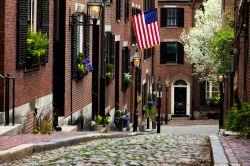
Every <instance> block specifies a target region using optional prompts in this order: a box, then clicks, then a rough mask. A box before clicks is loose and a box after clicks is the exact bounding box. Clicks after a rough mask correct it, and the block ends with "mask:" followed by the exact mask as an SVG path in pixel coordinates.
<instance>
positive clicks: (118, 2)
mask: <svg viewBox="0 0 250 166" xmlns="http://www.w3.org/2000/svg"><path fill="white" fill-rule="evenodd" d="M121 4H122V0H116V21H118V20H121V12H122V11H121V7H122V6H121Z"/></svg>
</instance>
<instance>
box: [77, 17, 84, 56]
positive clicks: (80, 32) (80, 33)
mask: <svg viewBox="0 0 250 166" xmlns="http://www.w3.org/2000/svg"><path fill="white" fill-rule="evenodd" d="M78 21H79V22H83V15H79V16H78ZM77 33H78V34H77V52H78V53H79V52H83V26H81V25H78V26H77Z"/></svg>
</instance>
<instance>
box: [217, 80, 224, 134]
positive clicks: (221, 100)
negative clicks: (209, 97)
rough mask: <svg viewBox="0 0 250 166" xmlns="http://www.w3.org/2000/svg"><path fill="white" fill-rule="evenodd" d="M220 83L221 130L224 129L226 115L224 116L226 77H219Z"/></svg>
mask: <svg viewBox="0 0 250 166" xmlns="http://www.w3.org/2000/svg"><path fill="white" fill-rule="evenodd" d="M218 81H219V83H220V116H219V129H223V121H224V119H223V118H224V117H223V116H224V115H223V105H224V93H223V81H224V76H223V75H219V76H218Z"/></svg>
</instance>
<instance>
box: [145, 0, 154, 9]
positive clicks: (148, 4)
mask: <svg viewBox="0 0 250 166" xmlns="http://www.w3.org/2000/svg"><path fill="white" fill-rule="evenodd" d="M154 3H155V1H154V0H143V11H148V10H152V9H154V7H155V5H154Z"/></svg>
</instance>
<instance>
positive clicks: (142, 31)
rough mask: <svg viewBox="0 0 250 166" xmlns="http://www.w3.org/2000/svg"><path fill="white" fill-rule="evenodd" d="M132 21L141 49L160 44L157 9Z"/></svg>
mask: <svg viewBox="0 0 250 166" xmlns="http://www.w3.org/2000/svg"><path fill="white" fill-rule="evenodd" d="M132 19H133V25H134V31H135V36H136V40H137V43H138V45H139V49H146V48H150V47H153V46H155V45H158V44H160V33H159V26H158V17H157V9H153V10H150V11H146V12H144V13H140V14H137V15H134V16H133V17H132Z"/></svg>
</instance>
